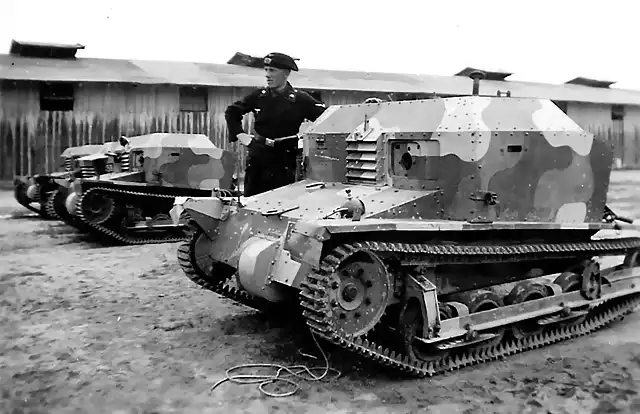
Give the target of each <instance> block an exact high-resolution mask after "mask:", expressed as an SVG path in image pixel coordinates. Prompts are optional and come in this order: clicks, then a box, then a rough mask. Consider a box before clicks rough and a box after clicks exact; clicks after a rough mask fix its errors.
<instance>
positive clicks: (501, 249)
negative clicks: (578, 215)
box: [178, 232, 640, 377]
mask: <svg viewBox="0 0 640 414" xmlns="http://www.w3.org/2000/svg"><path fill="white" fill-rule="evenodd" d="M197 237H198V234H197V233H196V232H194V233H192V237H191V240H188V241H186V242H184V243H183V244H181V245H180V246H179V248H178V261H179V263H180V266H181V267H182V270H183V271H184V273H185V275H186V276H187V277H189V279H191V280H192V281H193V282H194V283H196V284H198V285H200V286H202V287H204V288H206V289H209V290H211V291H213V292H215V293H217V294H218V295H220V296H222V297H225V298H229V299H231V300H233V301H236V302H238V303H241V304H243V305H245V306H248V307H251V308H254V309H256V310H259V311H268V310H269V309H270V307H271V306H272V305H271V304H270V303H269V302H267V301H265V300H263V299H261V298H257V297H254V296H251V295H250V294H248V293H247V292H245V291H243V290H240V289H237V288H234V287H229V286H228V285H227V282H228V281H229V280H230V278H231V276H216V275H206V274H204V272H203V271H202V270H201V269H198V268H197V266H195V265H194V263H193V261H194V256H193V250H192V249H193V244H194V243H195V240H196V239H197ZM638 247H640V238H626V239H603V240H596V241H590V242H584V243H568V244H529V245H518V246H436V245H428V244H406V243H380V242H363V243H354V244H353V245H343V246H340V247H337V248H335V249H334V250H333V251H332V252H331V253H330V254H328V255H327V256H326V257H325V258H324V260H323V261H322V264H321V266H320V270H319V271H317V272H314V273H311V274H309V275H308V276H307V277H306V280H305V281H304V282H303V283H302V290H301V292H300V298H301V302H300V304H301V306H302V308H303V316H304V317H305V318H306V322H307V325H308V326H309V327H310V329H311V330H312V331H313V332H314V333H316V334H317V335H318V336H320V337H322V338H324V339H326V340H328V341H330V342H332V343H334V344H336V345H338V346H340V347H342V348H344V349H346V350H349V351H352V352H356V353H357V354H359V355H360V356H361V357H364V358H366V359H368V360H371V361H375V362H378V363H381V364H383V365H385V366H388V367H391V368H394V369H396V370H399V371H402V372H405V373H409V374H411V375H417V376H419V377H425V376H434V375H438V374H443V373H446V372H450V371H454V370H457V369H461V368H464V367H466V366H471V365H476V364H480V363H484V362H488V361H492V360H496V359H498V358H501V357H504V356H508V355H513V354H517V353H521V352H525V351H528V350H531V349H535V348H539V347H541V346H546V345H550V344H553V343H556V342H561V341H565V340H568V339H571V338H576V337H579V336H582V335H586V334H589V333H591V332H594V331H596V330H598V329H601V328H603V327H605V326H607V325H608V324H610V323H612V322H614V321H616V320H617V319H622V318H623V317H624V316H625V315H626V314H628V313H630V312H632V311H633V309H634V308H635V307H636V306H637V305H639V304H640V294H636V295H633V296H630V297H626V298H623V300H618V299H615V300H610V301H607V302H602V303H600V304H599V305H597V306H596V307H595V308H594V309H593V310H592V311H591V312H590V314H589V315H588V317H587V318H586V319H584V320H583V322H581V323H579V324H574V325H571V326H558V327H550V328H547V329H546V330H544V331H541V332H537V333H535V334H532V335H530V336H528V337H525V338H522V339H517V340H516V339H503V341H502V342H500V343H498V344H495V345H493V346H491V347H482V348H478V349H476V350H474V349H466V350H465V351H463V352H460V353H458V354H455V355H452V354H450V355H449V356H444V357H442V358H440V359H433V360H430V361H428V362H427V361H419V360H415V359H411V358H410V357H408V356H406V355H403V354H402V353H401V352H397V351H395V350H392V349H390V348H385V347H383V346H381V345H378V344H377V343H375V342H373V341H370V340H367V339H365V338H362V337H361V338H351V337H348V336H346V335H344V334H342V333H340V332H339V331H338V330H336V329H335V328H334V327H333V323H332V320H330V319H329V318H328V317H326V318H323V317H322V316H321V315H322V312H319V311H318V310H319V309H323V308H324V307H325V306H328V305H329V304H328V303H327V300H328V299H327V296H326V295H325V294H324V290H325V287H326V286H328V285H329V284H328V283H329V276H330V275H331V274H332V273H333V272H334V271H335V270H336V269H337V267H338V266H339V265H340V263H341V262H342V261H343V260H344V259H345V258H347V257H348V256H349V255H351V254H353V253H354V252H356V251H358V250H371V251H375V252H385V253H394V254H396V255H400V256H401V257H403V258H405V259H406V258H407V257H408V256H411V255H413V256H414V259H419V260H418V261H421V262H424V261H430V262H432V263H434V264H435V263H436V262H437V263H450V262H455V263H464V262H467V263H472V262H476V261H487V260H491V261H515V260H527V259H530V258H533V257H535V258H540V256H541V255H544V256H545V257H558V256H561V255H567V254H568V253H571V256H574V255H577V254H594V255H597V254H598V253H601V254H602V253H605V254H607V255H611V254H616V253H624V252H625V251H626V250H628V249H634V248H638ZM427 256H428V257H427ZM319 313H320V315H319ZM383 320H384V319H383ZM377 329H378V327H377V328H376V330H377ZM505 338H508V337H507V336H505Z"/></svg>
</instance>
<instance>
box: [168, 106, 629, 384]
mask: <svg viewBox="0 0 640 414" xmlns="http://www.w3.org/2000/svg"><path fill="white" fill-rule="evenodd" d="M305 142H306V145H308V148H309V151H308V168H307V175H306V177H307V178H306V179H305V180H304V181H301V182H298V183H294V184H292V185H289V186H286V187H282V188H279V189H276V190H273V191H270V192H268V193H264V194H260V195H257V196H254V197H250V198H232V197H224V195H223V194H214V196H213V197H208V198H199V199H197V198H192V199H186V200H179V201H178V202H177V203H176V206H175V207H174V208H175V213H176V214H177V213H179V212H180V211H185V212H186V213H188V215H189V216H190V226H191V227H192V233H191V239H190V240H188V241H186V242H184V243H183V244H182V245H181V246H180V247H179V249H178V259H179V261H180V264H181V266H182V268H183V270H184V272H185V274H186V275H187V276H188V277H189V278H191V279H192V280H193V281H194V282H196V283H197V284H199V285H201V286H205V287H207V288H209V289H211V290H213V291H214V292H216V293H218V294H220V295H222V296H226V297H230V298H232V299H234V300H236V301H238V302H241V303H244V304H246V305H248V306H252V307H254V308H256V309H264V310H269V309H270V308H272V307H278V306H285V305H288V304H290V303H291V302H295V303H297V304H298V305H299V306H300V307H299V308H300V309H302V313H303V317H304V318H305V319H306V321H307V325H308V327H309V328H310V329H311V331H312V332H314V334H316V335H318V336H320V337H322V338H324V339H326V340H328V341H331V342H333V343H335V344H337V345H339V346H341V347H344V348H345V349H347V350H350V351H352V352H356V353H358V354H359V355H361V356H362V357H365V358H369V359H372V360H375V361H378V362H380V363H382V364H385V365H388V366H391V367H395V368H397V369H399V370H402V371H406V372H409V373H412V374H416V375H420V376H429V375H435V374H438V373H442V372H446V371H450V370H452V369H456V368H460V367H463V366H466V365H471V364H475V363H479V362H483V361H488V360H491V359H494V358H498V357H501V356H505V355H509V354H513V353H516V352H520V351H524V350H527V349H532V348H536V347H539V346H542V345H546V344H549V343H553V342H557V341H560V340H565V339H569V338H572V337H575V336H579V335H583V334H585V333H588V332H591V331H593V330H595V329H597V328H600V327H602V326H605V325H607V324H608V323H610V322H612V321H614V320H616V319H619V318H621V317H622V316H624V315H625V314H626V313H628V312H631V311H632V310H633V308H634V307H635V306H636V305H637V304H638V303H640V267H639V265H640V260H638V259H639V258H640V256H639V255H638V252H639V251H640V238H633V237H627V238H615V239H597V238H594V235H596V233H598V232H599V231H601V230H605V229H614V228H619V227H620V225H621V224H620V221H627V222H629V221H630V220H629V219H624V218H621V217H617V216H616V215H615V214H614V213H613V212H612V211H611V210H610V209H609V208H607V206H606V204H605V203H606V196H607V190H608V186H609V174H610V166H611V160H612V154H611V151H610V149H609V147H608V145H606V144H605V143H604V142H601V141H599V140H598V139H596V138H595V137H594V136H593V135H591V134H589V133H587V132H585V131H583V130H582V129H580V127H579V126H578V125H576V124H575V123H574V122H573V121H572V120H571V119H570V118H568V117H567V116H566V115H565V114H564V113H563V112H562V111H561V110H560V109H559V108H557V107H556V106H555V105H554V104H553V103H551V102H550V101H547V100H538V99H519V98H510V97H507V98H503V97H481V96H468V97H460V98H446V99H432V100H421V101H410V102H407V101H405V102H391V103H372V104H364V105H345V106H333V107H330V108H329V109H327V111H326V112H325V114H323V115H322V116H321V117H320V118H319V119H318V120H317V121H316V122H315V123H314V125H313V126H312V127H311V128H310V129H309V130H308V131H307V133H306V135H305ZM606 256H624V261H623V263H622V264H620V265H618V266H613V267H610V268H606V269H605V268H601V265H600V263H601V258H602V257H606Z"/></svg>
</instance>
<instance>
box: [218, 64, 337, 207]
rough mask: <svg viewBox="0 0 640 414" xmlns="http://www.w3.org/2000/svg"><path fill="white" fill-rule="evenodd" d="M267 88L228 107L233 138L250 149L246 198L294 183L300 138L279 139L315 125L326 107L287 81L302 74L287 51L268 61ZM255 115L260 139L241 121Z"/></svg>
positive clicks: (233, 140) (256, 129)
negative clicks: (308, 124) (310, 123)
mask: <svg viewBox="0 0 640 414" xmlns="http://www.w3.org/2000/svg"><path fill="white" fill-rule="evenodd" d="M264 70H265V74H266V78H267V87H266V88H258V89H256V90H254V91H253V92H251V93H250V94H249V95H247V96H245V97H244V98H242V99H241V100H239V101H236V102H234V103H233V104H231V105H229V107H228V108H227V110H226V112H225V120H226V121H227V126H228V128H229V140H230V141H231V142H235V141H240V142H241V143H242V144H243V145H245V146H247V147H248V148H249V155H248V157H247V166H246V169H245V176H244V195H245V196H246V197H250V196H252V195H256V194H260V193H263V192H266V191H269V190H273V189H275V188H278V187H282V186H285V185H287V184H291V183H293V182H294V181H295V173H296V155H297V153H298V140H297V139H288V140H283V141H274V139H276V138H282V137H288V136H292V135H296V134H297V133H298V131H299V129H300V125H301V124H302V123H303V122H304V121H305V120H309V121H315V120H316V119H317V118H318V117H319V116H320V115H321V114H322V112H324V110H325V109H326V106H325V104H324V103H322V102H320V101H317V100H316V99H314V98H313V97H311V95H309V94H308V93H306V92H303V91H299V90H297V89H294V88H293V86H291V84H290V83H289V81H288V78H289V74H290V73H291V71H292V70H295V71H298V66H297V65H296V62H295V60H294V59H293V58H291V57H290V56H287V55H285V54H283V53H269V54H268V55H267V56H265V57H264ZM249 112H253V115H254V123H253V128H254V130H255V132H256V134H257V135H256V136H253V135H249V134H247V133H246V132H244V130H243V128H242V117H243V116H244V115H245V114H247V113H249Z"/></svg>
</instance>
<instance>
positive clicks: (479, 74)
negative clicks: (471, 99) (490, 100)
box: [469, 70, 485, 96]
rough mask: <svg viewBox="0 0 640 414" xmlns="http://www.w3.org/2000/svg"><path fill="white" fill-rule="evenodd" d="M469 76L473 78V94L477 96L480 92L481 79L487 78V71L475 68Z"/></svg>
mask: <svg viewBox="0 0 640 414" xmlns="http://www.w3.org/2000/svg"><path fill="white" fill-rule="evenodd" d="M469 77H470V78H471V79H473V91H472V92H471V94H472V95H475V96H477V95H479V94H480V79H484V78H485V73H484V72H483V71H481V70H474V71H473V72H471V73H470V74H469Z"/></svg>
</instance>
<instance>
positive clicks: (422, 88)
mask: <svg viewBox="0 0 640 414" xmlns="http://www.w3.org/2000/svg"><path fill="white" fill-rule="evenodd" d="M0 79H11V80H48V81H67V82H125V83H142V84H178V85H203V86H204V85H208V86H238V87H259V86H263V85H264V72H263V71H262V69H259V68H252V67H245V66H238V65H228V64H215V63H190V62H164V61H149V60H116V59H95V58H78V59H75V60H58V59H36V58H24V57H18V56H10V55H0ZM290 79H291V82H292V83H293V84H294V85H296V86H297V87H299V88H305V89H329V90H356V91H371V92H408V93H418V92H427V93H430V92H433V93H451V94H465V93H468V92H469V91H471V80H470V79H468V78H462V77H452V76H429V75H405V74H394V73H374V72H351V71H332V70H320V69H301V70H300V71H299V72H293V73H292V74H291V77H290Z"/></svg>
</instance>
